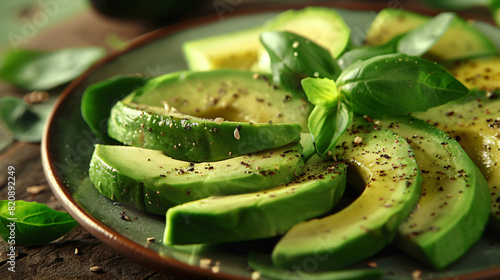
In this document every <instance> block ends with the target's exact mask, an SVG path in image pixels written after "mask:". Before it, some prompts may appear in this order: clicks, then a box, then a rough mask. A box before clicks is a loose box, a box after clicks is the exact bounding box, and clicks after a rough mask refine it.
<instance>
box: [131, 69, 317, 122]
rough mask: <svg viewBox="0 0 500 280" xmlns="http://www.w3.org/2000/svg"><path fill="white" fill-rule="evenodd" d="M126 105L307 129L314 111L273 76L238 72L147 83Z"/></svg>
mask: <svg viewBox="0 0 500 280" xmlns="http://www.w3.org/2000/svg"><path fill="white" fill-rule="evenodd" d="M123 102H124V103H125V104H129V103H138V104H141V105H148V106H157V107H163V106H164V104H168V106H170V107H174V108H176V109H177V110H179V111H180V112H182V113H184V114H186V115H190V116H195V117H200V118H207V119H215V118H217V117H222V118H224V119H225V120H229V121H236V122H254V123H268V122H269V121H271V122H273V123H288V124H294V123H297V124H299V125H300V126H301V127H302V130H303V131H308V130H307V117H308V116H309V112H311V110H312V105H310V104H309V103H308V102H307V101H306V100H303V99H299V98H294V97H293V96H292V95H291V94H290V93H289V92H287V91H285V90H282V89H280V88H278V87H277V86H276V85H274V84H273V83H272V77H270V76H269V75H262V74H256V73H252V72H248V71H238V70H214V71H208V72H191V71H182V72H176V73H171V74H167V75H164V76H161V77H158V78H155V79H152V80H150V81H148V83H146V85H145V86H144V87H142V88H141V89H140V90H137V91H135V92H134V93H132V94H131V95H130V96H128V97H127V98H125V99H124V100H123Z"/></svg>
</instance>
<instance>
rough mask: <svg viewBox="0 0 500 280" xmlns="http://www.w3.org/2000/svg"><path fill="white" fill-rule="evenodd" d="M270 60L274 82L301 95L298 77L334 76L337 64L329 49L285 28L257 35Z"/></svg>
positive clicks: (332, 77)
mask: <svg viewBox="0 0 500 280" xmlns="http://www.w3.org/2000/svg"><path fill="white" fill-rule="evenodd" d="M260 40H261V42H262V44H263V45H264V47H265V49H266V51H267V53H268V54H269V58H270V60H271V72H272V74H273V80H274V82H275V83H277V84H279V85H281V86H282V87H283V88H284V89H286V90H289V91H291V92H293V93H295V94H297V95H298V96H299V97H303V91H302V87H301V84H300V81H301V80H302V79H304V78H306V77H322V78H330V79H333V80H334V79H336V78H337V77H338V76H339V74H340V67H339V66H338V65H337V62H336V61H335V59H334V58H333V57H332V56H331V54H330V52H329V51H328V50H327V49H325V48H323V47H321V46H320V45H318V44H316V43H314V42H312V41H311V40H309V39H306V38H304V37H302V36H299V35H297V34H294V33H291V32H287V31H268V32H264V33H262V34H261V35H260Z"/></svg>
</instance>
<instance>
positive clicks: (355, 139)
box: [353, 136, 363, 144]
mask: <svg viewBox="0 0 500 280" xmlns="http://www.w3.org/2000/svg"><path fill="white" fill-rule="evenodd" d="M353 142H354V144H360V143H361V142H363V138H361V137H359V136H356V138H354V141H353Z"/></svg>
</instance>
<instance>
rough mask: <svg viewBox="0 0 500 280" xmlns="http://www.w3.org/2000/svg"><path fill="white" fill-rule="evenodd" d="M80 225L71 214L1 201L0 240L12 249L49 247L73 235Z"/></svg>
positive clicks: (29, 204) (21, 203) (37, 205)
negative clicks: (14, 246) (54, 241)
mask: <svg viewBox="0 0 500 280" xmlns="http://www.w3.org/2000/svg"><path fill="white" fill-rule="evenodd" d="M77 224H78V223H77V222H76V221H75V220H74V219H73V218H72V217H71V216H70V215H69V214H68V213H64V212H59V211H56V210H53V209H51V208H49V207H48V206H47V205H45V204H41V203H37V202H26V201H22V200H17V201H10V200H1V201H0V236H2V238H3V239H4V240H5V241H6V242H7V243H8V244H9V245H11V242H10V241H11V240H12V239H9V237H10V236H11V230H12V229H14V231H15V234H14V239H13V240H14V243H15V244H16V245H23V246H40V245H44V244H47V243H49V242H51V241H53V240H56V239H57V238H59V237H61V236H63V235H65V234H66V233H68V232H70V231H71V230H72V229H73V228H74V227H75V226H76V225H77Z"/></svg>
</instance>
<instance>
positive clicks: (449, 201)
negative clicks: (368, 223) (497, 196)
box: [380, 116, 490, 269]
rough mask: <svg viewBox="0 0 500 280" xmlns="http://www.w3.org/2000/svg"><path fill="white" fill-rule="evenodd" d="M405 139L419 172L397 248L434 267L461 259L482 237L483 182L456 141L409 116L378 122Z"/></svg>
mask: <svg viewBox="0 0 500 280" xmlns="http://www.w3.org/2000/svg"><path fill="white" fill-rule="evenodd" d="M380 125H381V126H382V127H385V128H389V129H391V130H392V131H394V132H396V133H397V134H398V135H400V136H402V137H404V138H406V140H407V142H408V143H410V146H411V147H412V149H413V151H414V152H415V159H416V160H417V163H418V165H419V169H420V171H421V173H422V184H421V188H422V190H421V197H420V200H419V203H418V207H417V208H416V209H415V210H414V211H413V212H412V214H411V215H410V217H409V218H408V219H407V220H406V221H405V222H404V223H403V224H402V225H401V226H400V227H399V230H398V234H397V237H396V244H397V245H398V246H399V247H400V248H401V249H403V250H404V251H405V252H406V253H407V254H409V255H411V256H413V257H414V258H416V259H418V260H419V261H421V262H423V263H425V264H427V265H430V266H431V267H433V268H434V269H443V268H446V267H447V266H449V265H450V264H451V263H453V262H454V261H456V260H458V259H459V258H460V257H461V256H462V255H464V254H465V253H466V252H467V251H468V250H469V248H470V247H471V246H472V245H474V244H475V243H476V242H477V241H478V240H479V239H480V238H481V236H482V234H483V231H484V228H485V227H486V224H487V222H488V216H489V212H490V211H489V210H490V195H489V190H488V185H487V182H486V179H485V178H484V176H483V175H482V174H481V172H480V171H479V169H478V168H477V167H476V165H475V164H474V162H473V161H472V160H471V159H470V158H469V157H468V156H467V154H466V153H465V151H464V150H463V149H462V147H460V145H459V144H458V142H457V141H455V140H454V139H453V138H451V137H450V136H449V135H448V134H446V133H445V132H443V131H441V130H439V129H437V128H436V127H434V126H432V125H430V124H428V123H426V122H424V121H422V120H419V119H416V118H414V117H410V116H402V117H398V118H394V119H387V120H382V121H380Z"/></svg>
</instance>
